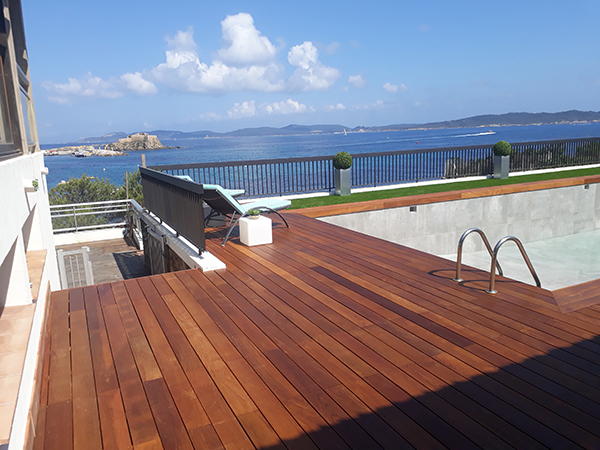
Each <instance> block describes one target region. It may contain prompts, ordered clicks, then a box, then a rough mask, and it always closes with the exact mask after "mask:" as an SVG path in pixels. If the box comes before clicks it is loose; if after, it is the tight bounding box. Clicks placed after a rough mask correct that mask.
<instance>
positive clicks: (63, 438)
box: [44, 291, 73, 450]
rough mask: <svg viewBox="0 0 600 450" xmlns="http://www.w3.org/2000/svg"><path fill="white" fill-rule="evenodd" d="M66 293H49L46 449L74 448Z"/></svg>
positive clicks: (67, 295) (67, 293)
mask: <svg viewBox="0 0 600 450" xmlns="http://www.w3.org/2000/svg"><path fill="white" fill-rule="evenodd" d="M68 297H69V292H68V291H59V292H56V293H53V294H52V297H51V309H52V313H51V315H50V318H51V322H50V333H51V337H50V339H51V343H52V344H51V352H50V361H49V362H50V373H49V376H48V379H49V384H48V407H47V408H46V429H45V431H46V433H45V437H44V441H45V442H44V447H45V448H47V449H48V450H52V449H72V448H73V436H72V435H73V403H72V393H71V351H70V339H69V298H68Z"/></svg>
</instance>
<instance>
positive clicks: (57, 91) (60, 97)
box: [42, 72, 123, 104]
mask: <svg viewBox="0 0 600 450" xmlns="http://www.w3.org/2000/svg"><path fill="white" fill-rule="evenodd" d="M42 85H43V86H44V88H46V89H47V90H48V91H49V92H50V93H51V94H50V95H49V96H48V99H49V100H51V101H54V102H55V103H62V104H66V103H70V102H71V100H72V99H73V98H75V97H90V98H119V97H122V96H123V92H122V91H121V89H120V86H119V82H118V81H116V80H111V81H105V80H103V79H102V78H99V77H95V76H93V75H92V74H91V73H89V72H88V73H87V74H86V75H85V76H84V77H83V78H81V79H79V80H78V79H76V78H69V81H68V82H67V83H64V84H60V83H52V82H50V81H46V82H44V83H42Z"/></svg>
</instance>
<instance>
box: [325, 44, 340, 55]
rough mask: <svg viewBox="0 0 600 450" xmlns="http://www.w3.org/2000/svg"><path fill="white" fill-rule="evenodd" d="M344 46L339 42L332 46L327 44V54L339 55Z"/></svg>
mask: <svg viewBox="0 0 600 450" xmlns="http://www.w3.org/2000/svg"><path fill="white" fill-rule="evenodd" d="M341 45H342V44H340V43H339V42H332V43H331V44H327V45H326V46H325V53H327V54H328V55H334V54H336V53H337V51H338V50H339V48H340V47H341Z"/></svg>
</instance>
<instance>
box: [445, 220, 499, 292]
mask: <svg viewBox="0 0 600 450" xmlns="http://www.w3.org/2000/svg"><path fill="white" fill-rule="evenodd" d="M473 232H475V233H478V234H479V236H481V239H482V240H483V243H484V244H485V247H486V248H487V251H488V253H489V254H490V257H491V258H492V260H493V256H492V246H491V245H490V241H488V238H487V236H486V235H485V233H484V232H483V231H482V230H480V229H479V228H475V227H474V228H469V229H468V230H467V231H465V232H464V233H463V234H462V236H461V237H460V239H459V240H458V249H457V250H456V278H453V281H456V282H458V283H460V282H462V281H464V280H463V279H462V278H461V277H460V269H461V264H462V248H463V244H464V242H465V239H466V238H467V236H468V235H470V234H471V233H473ZM494 265H495V266H496V267H497V268H498V274H499V275H503V273H502V267H500V263H499V262H498V260H496V264H492V269H493V268H494Z"/></svg>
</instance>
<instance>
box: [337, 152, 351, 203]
mask: <svg viewBox="0 0 600 450" xmlns="http://www.w3.org/2000/svg"><path fill="white" fill-rule="evenodd" d="M333 167H334V169H335V173H334V175H335V176H334V181H335V195H350V193H351V192H350V191H351V188H352V176H351V170H350V167H352V156H351V155H350V153H348V152H338V153H336V154H335V155H334V156H333Z"/></svg>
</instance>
